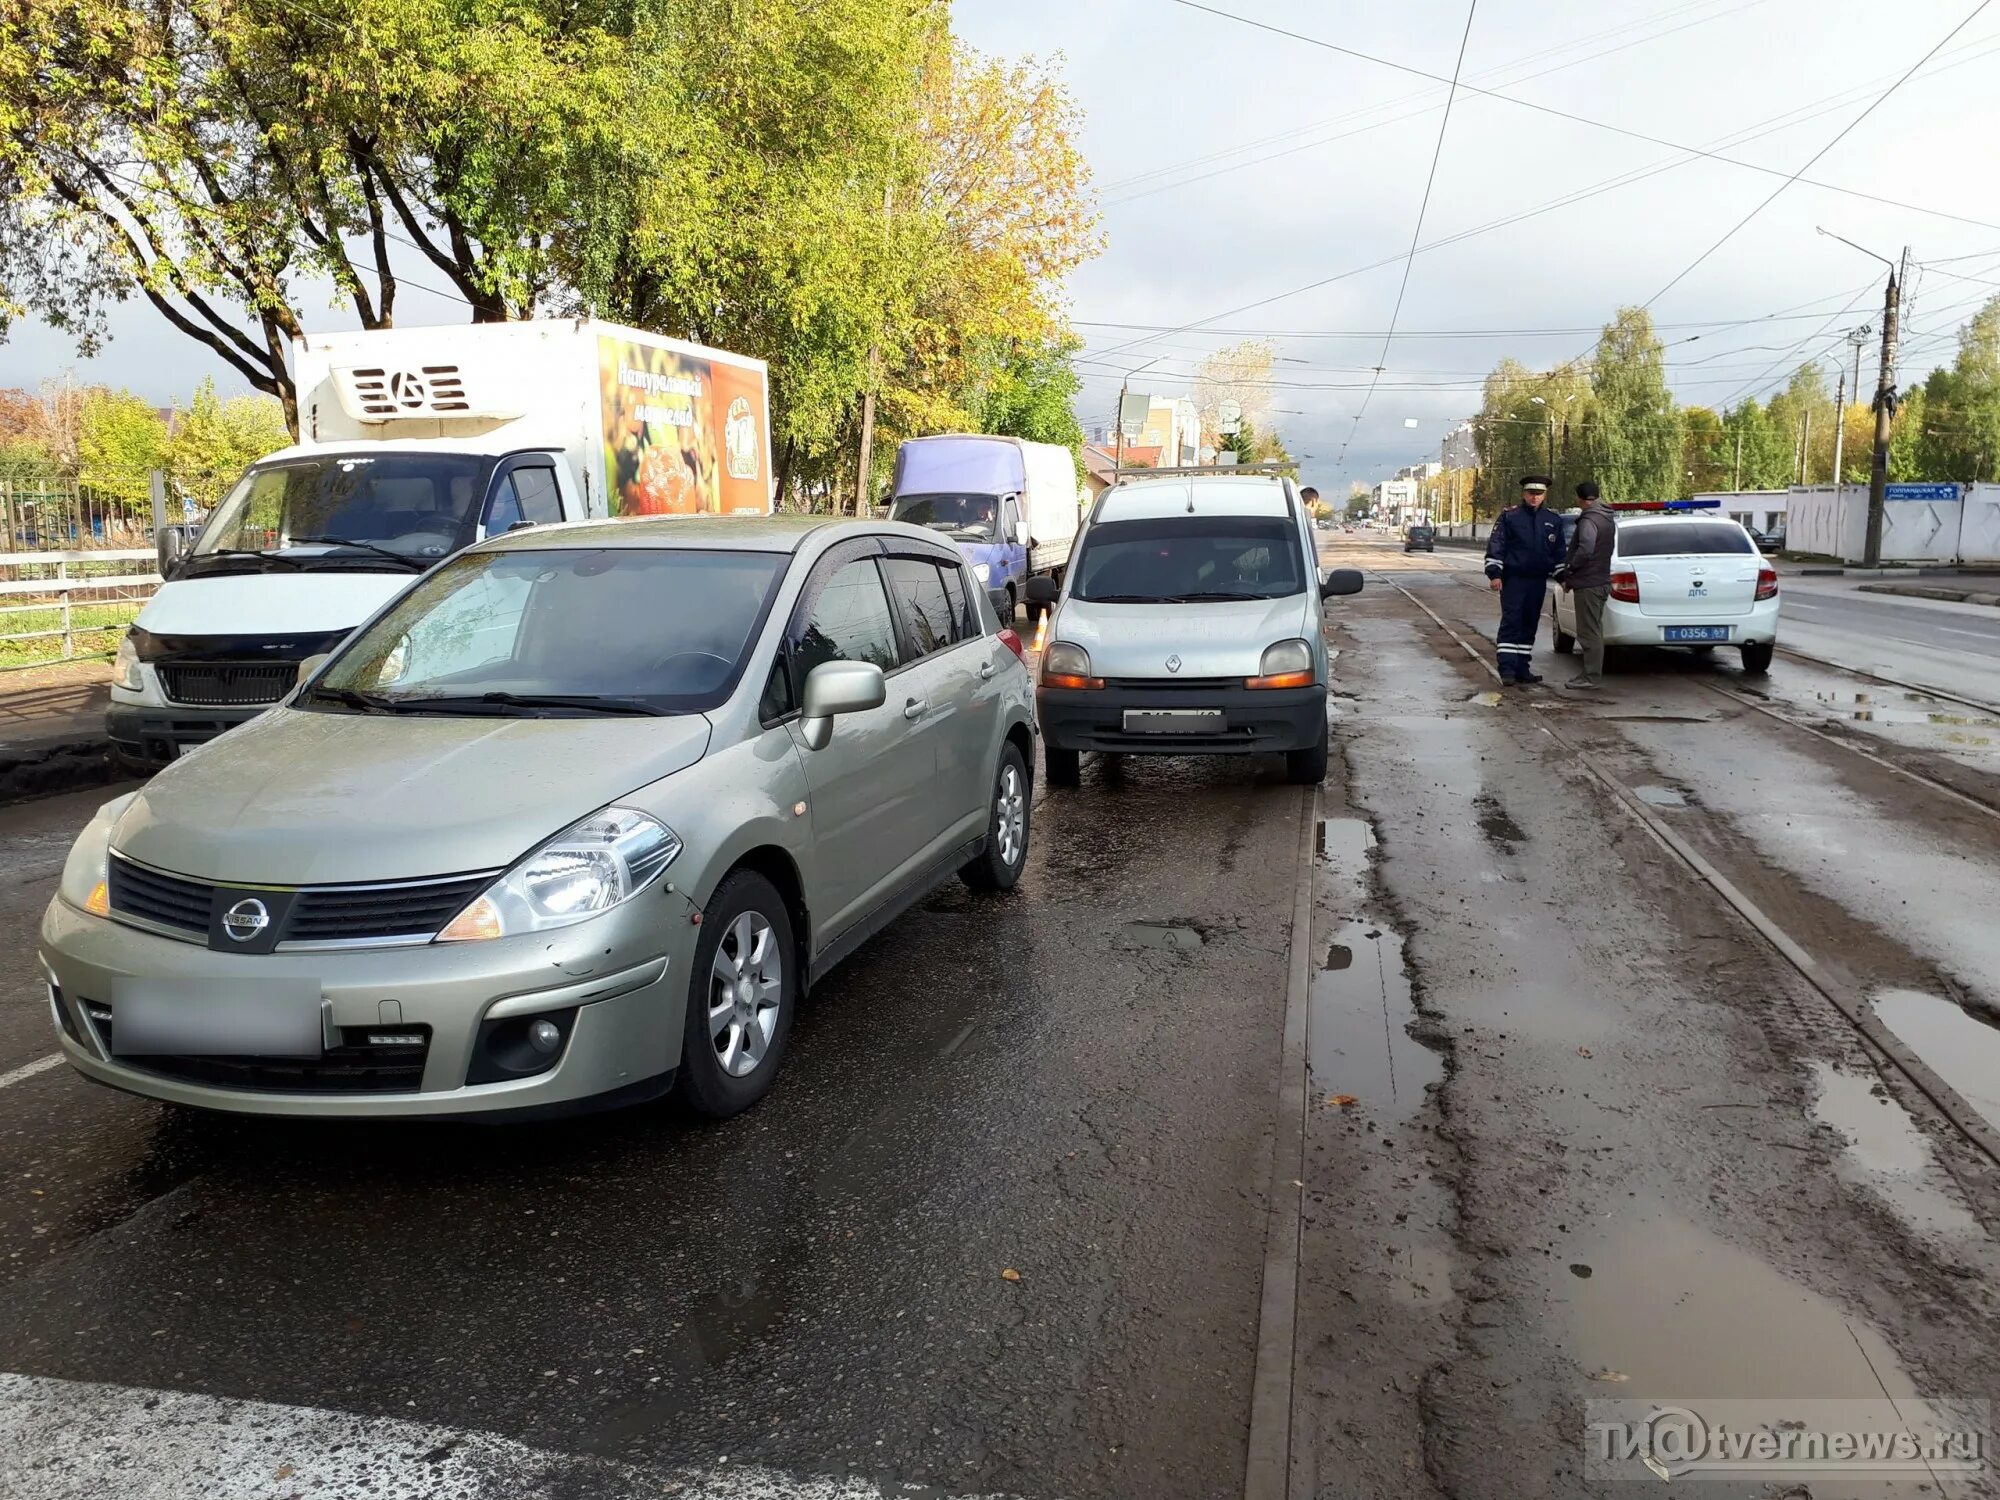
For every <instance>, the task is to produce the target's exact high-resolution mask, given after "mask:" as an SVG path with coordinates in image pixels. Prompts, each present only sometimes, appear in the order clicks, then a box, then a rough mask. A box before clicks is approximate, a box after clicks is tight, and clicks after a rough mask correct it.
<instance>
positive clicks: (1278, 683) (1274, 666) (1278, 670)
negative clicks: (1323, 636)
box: [1243, 641, 1313, 688]
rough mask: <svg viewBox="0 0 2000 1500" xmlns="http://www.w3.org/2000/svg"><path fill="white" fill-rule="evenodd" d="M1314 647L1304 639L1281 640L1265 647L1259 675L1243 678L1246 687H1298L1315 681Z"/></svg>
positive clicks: (1259, 663) (1309, 685)
mask: <svg viewBox="0 0 2000 1500" xmlns="http://www.w3.org/2000/svg"><path fill="white" fill-rule="evenodd" d="M1312 666H1313V656H1312V647H1311V646H1309V645H1307V644H1306V643H1305V642H1304V641H1279V642H1278V643H1277V644H1276V645H1274V646H1266V647H1265V648H1264V656H1263V659H1262V660H1261V661H1259V662H1258V663H1257V675H1256V676H1255V677H1246V678H1245V679H1244V680H1243V685H1244V686H1245V687H1253V688H1296V687H1311V686H1312V683H1313V670H1312Z"/></svg>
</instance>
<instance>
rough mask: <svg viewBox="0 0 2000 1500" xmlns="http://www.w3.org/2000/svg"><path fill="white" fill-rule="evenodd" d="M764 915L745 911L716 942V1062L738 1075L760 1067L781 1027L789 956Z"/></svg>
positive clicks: (711, 991)
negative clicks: (779, 1013) (779, 1024)
mask: <svg viewBox="0 0 2000 1500" xmlns="http://www.w3.org/2000/svg"><path fill="white" fill-rule="evenodd" d="M779 949H780V945H779V943H778V938H777V934H776V933H774V932H773V931H772V930H771V924H770V923H769V922H767V921H766V920H765V919H764V917H763V915H762V914H761V913H759V912H755V911H746V912H743V913H741V914H740V915H739V916H738V917H737V918H736V920H735V921H733V922H731V923H730V924H729V930H728V931H727V932H725V933H724V934H723V935H722V941H721V942H719V943H717V944H716V945H715V961H714V963H713V964H712V965H710V968H709V983H708V1034H709V1039H710V1040H711V1041H712V1042H713V1043H714V1046H715V1058H716V1061H717V1062H719V1063H721V1064H722V1071H723V1072H725V1073H727V1074H728V1075H729V1076H730V1077H732V1078H742V1077H745V1076H747V1075H748V1074H750V1073H753V1072H755V1071H756V1070H757V1065H758V1064H759V1063H761V1062H763V1060H764V1057H765V1054H766V1053H768V1052H769V1051H770V1048H771V1038H772V1036H773V1035H774V1034H775V1033H776V1031H777V1029H778V1005H779V1002H780V1000H781V999H782V998H783V996H784V990H785V960H784V955H783V954H782V953H781V952H780V951H779Z"/></svg>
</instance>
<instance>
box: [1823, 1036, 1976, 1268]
mask: <svg viewBox="0 0 2000 1500" xmlns="http://www.w3.org/2000/svg"><path fill="white" fill-rule="evenodd" d="M1812 1070H1813V1077H1814V1079H1815V1081H1816V1082H1817V1083H1818V1085H1819V1089H1818V1092H1817V1093H1816V1095H1815V1096H1814V1098H1813V1106H1812V1112H1813V1118H1814V1119H1816V1120H1818V1121H1819V1122H1820V1123H1821V1124H1823V1125H1828V1126H1831V1127H1832V1128H1833V1129H1834V1130H1835V1131H1837V1132H1839V1134H1840V1135H1841V1137H1842V1138H1843V1139H1844V1140H1845V1141H1846V1142H1847V1151H1846V1153H1845V1156H1844V1159H1843V1161H1842V1168H1843V1170H1844V1171H1845V1172H1846V1173H1847V1174H1848V1175H1849V1176H1850V1177H1852V1178H1853V1179H1854V1180H1855V1181H1857V1182H1860V1183H1861V1184H1862V1185H1863V1186H1865V1187H1867V1188H1868V1189H1869V1190H1870V1191H1872V1192H1874V1193H1875V1194H1876V1195H1877V1196H1878V1197H1880V1198H1881V1199H1882V1200H1883V1201H1884V1202H1886V1203H1887V1204H1888V1205H1889V1207H1890V1208H1891V1209H1893V1210H1894V1211H1895V1213H1896V1214H1897V1216H1898V1217H1899V1218H1901V1219H1902V1220H1903V1221H1904V1222H1905V1223H1907V1224H1909V1225H1910V1226H1911V1227H1912V1228H1914V1229H1917V1230H1920V1231H1929V1232H1932V1233H1936V1234H1941V1235H1945V1236H1947V1237H1951V1238H1959V1237H1965V1238H1976V1237H1977V1236H1978V1235H1980V1234H1981V1233H1982V1231H1981V1229H1980V1225H1979V1221H1978V1220H1977V1219H1975V1218H1974V1217H1973V1216H1972V1213H1971V1211H1970V1210H1969V1209H1967V1208H1966V1207H1965V1206H1964V1205H1963V1204H1962V1203H1960V1202H1959V1201H1958V1200H1957V1199H1956V1198H1954V1197H1952V1196H1951V1195H1950V1193H1949V1192H1948V1191H1947V1190H1946V1188H1945V1186H1944V1185H1943V1184H1942V1183H1941V1182H1939V1181H1938V1180H1937V1177H1938V1175H1939V1172H1940V1170H1941V1169H1939V1168H1938V1167H1937V1165H1936V1161H1935V1159H1934V1158H1933V1156H1932V1154H1931V1145H1930V1142H1929V1141H1928V1140H1926V1139H1925V1138H1924V1133H1923V1132H1922V1131H1921V1130H1919V1129H1917V1125H1916V1122H1915V1121H1914V1120H1912V1119H1911V1118H1910V1116H1909V1112H1908V1111H1906V1110H1905V1109H1904V1108H1903V1106H1902V1105H1900V1104H1898V1103H1897V1102H1896V1101H1895V1100H1894V1099H1892V1098H1890V1097H1889V1095H1888V1092H1887V1091H1886V1090H1884V1089H1883V1088H1882V1085H1881V1082H1880V1080H1878V1079H1877V1078H1876V1077H1875V1075H1874V1074H1873V1073H1846V1072H1842V1071H1841V1070H1840V1069H1839V1068H1836V1067H1834V1066H1832V1065H1831V1064H1830V1063H1823V1062H1815V1063H1814V1064H1813V1065H1812Z"/></svg>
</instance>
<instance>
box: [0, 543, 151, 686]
mask: <svg viewBox="0 0 2000 1500" xmlns="http://www.w3.org/2000/svg"><path fill="white" fill-rule="evenodd" d="M154 568H155V560H154V553H153V549H152V548H151V547H145V548H137V547H134V548H89V549H83V550H75V551H63V552H0V670H10V669H19V668H22V667H41V666H48V665H50V664H52V663H54V662H59V661H70V660H73V659H74V658H76V657H79V656H102V655H106V654H108V653H110V652H111V651H113V650H115V649H116V647H117V644H118V636H119V634H120V632H122V631H123V630H124V629H125V627H126V626H127V625H129V624H131V623H132V618H133V616H134V615H136V614H138V612H139V607H140V606H141V605H143V604H144V603H145V602H146V600H147V599H149V598H151V597H152V594H153V590H154V589H156V588H158V587H159V586H160V575H159V574H158V573H157V572H155V571H154Z"/></svg>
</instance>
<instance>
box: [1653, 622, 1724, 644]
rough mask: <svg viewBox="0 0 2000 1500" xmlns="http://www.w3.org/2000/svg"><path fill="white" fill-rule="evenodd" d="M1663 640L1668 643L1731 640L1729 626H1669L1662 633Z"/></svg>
mask: <svg viewBox="0 0 2000 1500" xmlns="http://www.w3.org/2000/svg"><path fill="white" fill-rule="evenodd" d="M1660 636H1661V639H1663V640H1668V641H1726V640H1728V639H1729V627H1728V626H1727V625H1669V626H1667V627H1666V628H1665V629H1664V630H1663V631H1661V632H1660Z"/></svg>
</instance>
